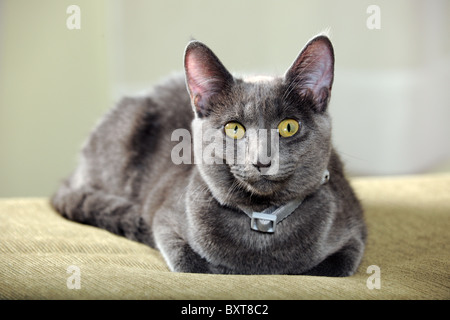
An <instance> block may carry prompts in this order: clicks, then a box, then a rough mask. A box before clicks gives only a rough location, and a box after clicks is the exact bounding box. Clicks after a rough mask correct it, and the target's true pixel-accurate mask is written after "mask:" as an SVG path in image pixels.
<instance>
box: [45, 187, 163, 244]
mask: <svg viewBox="0 0 450 320" xmlns="http://www.w3.org/2000/svg"><path fill="white" fill-rule="evenodd" d="M50 202H51V205H52V206H53V208H55V209H56V211H58V212H59V213H60V214H61V215H62V216H63V217H65V218H67V219H70V220H74V221H77V222H80V223H84V224H89V225H93V226H96V227H99V228H102V229H106V230H108V231H110V232H112V233H115V234H118V235H121V236H125V237H127V238H128V239H131V240H135V241H139V242H142V243H145V244H147V245H149V246H152V247H154V243H153V236H152V233H151V227H150V225H149V223H147V222H146V221H145V219H144V218H143V216H142V211H141V206H139V205H137V204H134V203H132V202H131V201H129V200H128V199H126V198H124V197H120V196H116V195H112V194H107V193H105V192H103V191H101V190H98V189H94V188H91V187H87V186H82V187H79V188H77V189H73V188H72V187H71V185H70V180H66V181H64V182H63V183H62V184H61V186H60V187H59V189H58V190H57V192H56V193H55V194H54V196H53V197H52V198H51V201H50Z"/></svg>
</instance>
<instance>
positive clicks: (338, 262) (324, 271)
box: [303, 239, 364, 277]
mask: <svg viewBox="0 0 450 320" xmlns="http://www.w3.org/2000/svg"><path fill="white" fill-rule="evenodd" d="M363 251H364V242H363V241H361V240H359V239H353V240H350V241H349V242H348V243H347V244H346V245H345V246H344V247H343V248H341V249H340V250H339V251H337V252H335V253H333V254H332V255H330V256H328V257H327V258H326V259H325V260H324V261H322V262H321V263H319V264H318V265H317V266H315V267H313V268H312V269H310V270H309V271H307V272H305V273H303V274H304V275H311V276H325V277H348V276H351V275H353V274H354V273H355V272H356V269H357V268H358V266H359V263H360V261H361V258H362V254H363Z"/></svg>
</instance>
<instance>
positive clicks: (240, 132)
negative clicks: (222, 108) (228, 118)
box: [224, 122, 245, 140]
mask: <svg viewBox="0 0 450 320" xmlns="http://www.w3.org/2000/svg"><path fill="white" fill-rule="evenodd" d="M224 130H225V134H226V135H227V136H229V137H230V138H232V139H235V140H238V139H242V137H243V136H244V134H245V128H244V126H243V125H242V124H240V123H239V122H228V123H227V124H226V125H225V127H224Z"/></svg>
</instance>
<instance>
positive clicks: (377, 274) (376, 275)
mask: <svg viewBox="0 0 450 320" xmlns="http://www.w3.org/2000/svg"><path fill="white" fill-rule="evenodd" d="M366 273H367V274H371V276H370V277H368V278H367V281H366V286H367V288H368V289H369V290H373V289H378V290H379V289H381V269H380V267H379V266H376V265H371V266H368V267H367V271H366Z"/></svg>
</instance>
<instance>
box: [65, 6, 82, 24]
mask: <svg viewBox="0 0 450 320" xmlns="http://www.w3.org/2000/svg"><path fill="white" fill-rule="evenodd" d="M66 13H67V14H70V16H68V17H67V19H66V26H67V29H69V30H80V29H81V9H80V7H79V6H77V5H75V4H72V5H70V6H68V7H67V9H66Z"/></svg>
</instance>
